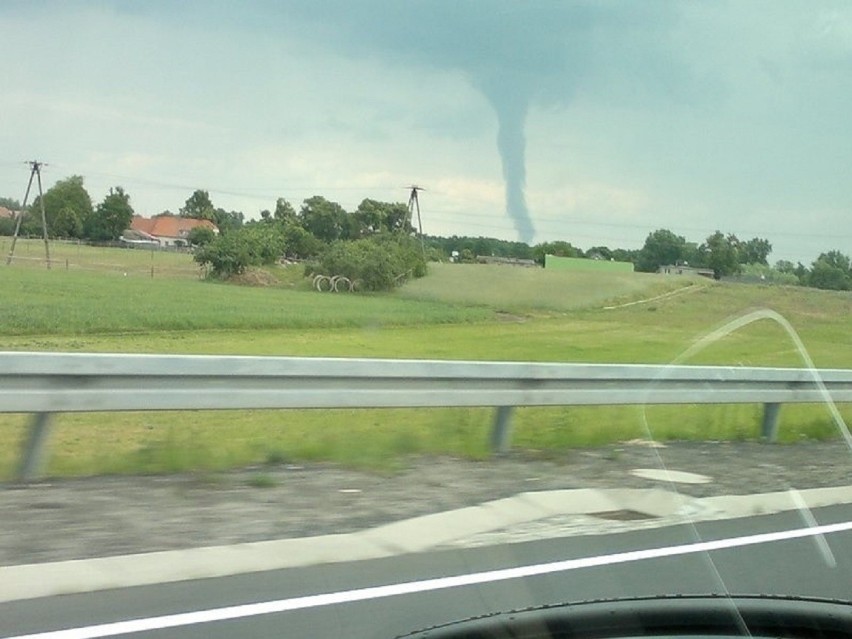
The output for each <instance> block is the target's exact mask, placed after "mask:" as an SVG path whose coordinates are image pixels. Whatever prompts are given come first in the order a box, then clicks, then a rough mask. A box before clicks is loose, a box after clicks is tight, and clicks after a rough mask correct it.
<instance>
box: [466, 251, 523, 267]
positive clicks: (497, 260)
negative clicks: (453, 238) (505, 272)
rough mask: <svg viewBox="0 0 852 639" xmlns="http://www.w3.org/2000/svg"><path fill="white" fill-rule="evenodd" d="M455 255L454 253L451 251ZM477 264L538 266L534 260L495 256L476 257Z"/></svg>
mask: <svg viewBox="0 0 852 639" xmlns="http://www.w3.org/2000/svg"><path fill="white" fill-rule="evenodd" d="M453 252H454V253H455V251H453ZM476 261H477V263H479V264H505V265H507V266H538V264H536V263H535V260H525V259H521V258H519V257H497V256H496V255H477V256H476Z"/></svg>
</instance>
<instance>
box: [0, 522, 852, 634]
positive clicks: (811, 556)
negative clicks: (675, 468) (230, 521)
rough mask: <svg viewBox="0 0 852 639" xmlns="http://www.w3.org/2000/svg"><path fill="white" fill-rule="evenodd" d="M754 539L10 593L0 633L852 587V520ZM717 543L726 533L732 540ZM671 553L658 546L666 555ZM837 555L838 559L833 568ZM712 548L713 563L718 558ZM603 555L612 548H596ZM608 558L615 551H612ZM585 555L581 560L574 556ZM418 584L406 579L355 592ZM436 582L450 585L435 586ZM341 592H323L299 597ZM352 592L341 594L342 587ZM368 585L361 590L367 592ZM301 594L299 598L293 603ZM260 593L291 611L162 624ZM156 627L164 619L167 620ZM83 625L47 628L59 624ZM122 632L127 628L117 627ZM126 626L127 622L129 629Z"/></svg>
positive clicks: (408, 623)
mask: <svg viewBox="0 0 852 639" xmlns="http://www.w3.org/2000/svg"><path fill="white" fill-rule="evenodd" d="M813 515H814V518H815V519H816V522H817V523H818V524H820V525H825V524H834V523H842V522H849V521H850V520H852V505H843V506H831V507H826V508H821V509H818V510H815V511H814V512H813ZM805 527H807V522H805V521H804V520H803V516H802V514H801V513H798V512H786V513H781V514H777V515H766V516H760V517H751V518H744V519H735V520H725V521H715V522H706V523H702V524H699V525H698V526H697V530H698V532H699V533H700V538H701V540H703V541H708V540H711V541H712V540H725V539H735V538H736V539H743V538H747V537H750V536H753V535H758V534H762V533H769V532H775V531H780V530H793V529H802V528H805ZM824 539H825V541H826V542H827V548H826V547H825V546H822V545H821V542H820V538H818V537H814V536H806V537H801V538H794V539H784V540H779V541H772V542H770V543H759V544H758V543H750V544H749V545H739V546H736V547H731V548H725V549H717V550H712V551H710V552H709V553H708V552H690V553H684V554H680V555H677V556H658V557H651V558H642V557H641V556H638V557H637V556H628V557H623V556H622V557H621V558H618V557H615V558H613V559H612V561H611V562H610V563H609V564H608V565H584V563H583V562H582V561H580V562H575V564H570V565H568V566H555V567H554V566H550V568H548V569H547V570H544V571H543V572H544V574H539V575H536V576H524V577H522V578H504V579H500V580H492V579H491V577H495V576H499V577H511V575H506V574H502V573H501V574H499V575H492V576H491V577H489V576H488V575H485V576H484V577H482V580H483V582H484V583H479V584H476V585H455V586H454V585H453V584H452V583H447V582H443V581H439V582H432V583H431V585H430V584H426V585H424V583H423V581H424V580H429V579H440V578H444V577H448V576H459V575H468V574H478V573H482V572H483V571H493V570H500V569H505V568H510V567H525V566H534V565H548V564H551V562H563V561H565V560H568V559H582V558H588V557H601V556H606V557H612V555H613V554H616V553H627V552H631V551H637V550H647V549H663V548H667V547H678V546H681V547H682V546H683V545H685V544H693V543H695V542H696V537H695V533H694V531H693V530H692V528H691V527H690V526H672V527H668V528H657V529H651V530H644V531H634V532H626V533H620V534H614V535H592V536H585V537H571V538H557V539H548V540H541V541H535V542H528V543H522V544H513V545H510V546H501V547H491V548H477V549H466V550H452V551H441V552H430V553H423V554H413V555H402V556H399V557H393V558H388V559H381V560H374V561H363V562H351V563H340V564H330V565H321V566H314V567H310V568H299V569H288V570H279V571H270V572H264V573H254V574H245V575H239V576H234V577H225V578H219V579H207V580H201V581H185V582H178V583H171V584H163V585H158V586H143V587H136V588H124V589H119V590H112V591H101V592H96V593H89V594H82V595H66V596H59V597H51V598H44V599H35V600H26V601H19V602H12V603H6V604H0V637H20V636H27V635H32V636H39V637H42V638H43V639H48V637H49V638H50V639H54V638H56V639H59V638H60V637H61V638H63V639H71V638H72V637H73V638H74V639H83V638H85V637H94V636H103V637H111V636H122V637H145V638H146V639H161V638H165V637H180V638H181V639H186V638H190V637H222V638H225V637H228V638H232V637H342V636H346V637H394V636H397V635H399V634H402V633H406V632H408V631H411V630H414V629H417V628H421V627H425V626H430V625H433V624H436V623H441V622H446V621H450V620H453V619H459V618H465V617H469V616H473V615H481V614H484V613H487V612H494V611H499V610H509V609H516V608H523V607H527V606H531V605H537V604H547V603H557V602H563V601H580V600H589V599H598V598H614V597H625V596H649V595H663V594H673V593H710V592H712V593H720V592H725V591H726V590H727V591H729V592H732V593H740V594H744V593H761V594H793V595H802V596H819V597H831V598H842V599H850V598H852V531H850V530H849V529H848V528H847V529H845V530H843V531H839V532H833V533H829V534H827V535H826V536H825V538H824ZM719 545H725V544H724V543H721V544H719ZM666 552H667V551H661V552H660V553H659V554H661V555H662V554H665V553H666ZM832 559H833V560H834V561H835V562H836V565H834V566H832V565H831V562H832ZM711 560H712V561H711ZM596 561H597V563H602V562H601V560H596ZM605 561H607V560H604V562H605ZM577 564H579V565H577ZM405 583H412V584H414V585H412V586H410V591H409V592H408V594H405V593H404V592H400V591H401V590H404V589H403V588H399V587H396V588H390V589H387V590H384V591H383V590H371V591H367V592H365V593H361V595H359V594H358V593H357V592H356V593H353V592H352V591H353V590H357V589H362V588H374V587H380V586H389V585H399V584H405ZM427 586H429V587H432V586H440V587H436V588H435V589H432V590H426V591H425V592H417V590H423V589H424V588H426V587H427ZM330 593H338V594H336V595H334V594H332V596H330V597H326V598H313V599H295V598H301V597H305V596H310V595H321V594H330ZM340 593H344V594H340ZM359 596H363V597H364V598H363V599H362V600H357V599H358V598H359ZM294 599H295V601H294ZM256 602H277V603H276V604H275V605H274V606H273V608H275V609H276V610H280V609H282V608H286V607H288V606H290V607H299V606H303V607H301V608H299V609H295V610H286V611H283V612H271V613H270V612H267V611H266V610H263V609H260V610H258V609H252V608H236V609H231V610H232V611H233V614H234V615H235V616H236V618H232V619H229V620H220V621H210V620H209V619H210V617H211V616H214V615H216V614H219V613H213V615H211V614H210V613H201V614H199V615H197V617H196V618H187V617H183V616H182V617H179V618H178V619H179V621H180V624H181V625H179V626H176V627H175V626H172V627H165V628H164V627H162V626H164V625H167V622H168V620H163V617H164V616H165V615H183V614H184V613H188V612H195V611H210V610H220V609H222V608H229V607H233V606H240V605H243V604H253V603H256ZM129 619H137V620H148V621H143V622H141V623H144V624H149V625H150V626H151V628H153V629H149V630H145V631H141V632H124V633H122V634H116V633H115V632H114V630H115V628H113V629H112V630H110V629H103V630H98V628H97V627H96V626H98V625H99V624H106V623H112V622H122V621H125V620H129ZM157 627H159V629H156V628H157ZM63 629H76V630H71V631H69V632H67V633H61V634H60V633H56V634H48V635H44V634H42V633H46V632H49V631H57V630H63ZM118 629H119V630H121V629H122V628H121V627H119V628H118ZM124 629H125V630H126V628H124Z"/></svg>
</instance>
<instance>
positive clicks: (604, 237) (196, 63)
mask: <svg viewBox="0 0 852 639" xmlns="http://www.w3.org/2000/svg"><path fill="white" fill-rule="evenodd" d="M0 33H2V34H3V38H2V54H0V78H3V90H2V99H0V153H2V155H0V195H3V196H7V197H13V198H16V199H19V200H20V199H22V197H23V194H24V190H25V188H26V182H27V178H28V171H27V167H26V165H24V164H23V162H24V161H25V160H29V159H38V160H41V161H44V162H46V163H48V165H49V166H47V167H45V170H44V178H45V182H46V184H45V188H47V187H48V186H50V185H51V184H53V183H54V182H55V181H56V180H58V179H62V178H64V177H67V176H69V175H72V174H79V175H83V176H84V177H85V180H86V185H87V188H88V189H89V192H90V194H91V196H92V199H93V200H94V201H95V202H97V201H99V200H101V199H102V198H103V197H104V195H105V193H106V192H107V190H108V188H109V187H110V186H114V185H122V186H124V187H125V189H126V190H127V191H128V192H129V193H130V196H131V203H132V204H133V206H134V208H135V209H136V211H137V212H138V213H140V214H143V215H152V214H155V213H158V212H160V211H162V210H164V209H170V210H172V211H176V210H177V209H178V208H180V206H181V205H182V204H183V202H184V201H185V200H186V198H187V197H188V196H189V195H190V193H191V192H192V190H193V189H196V188H204V189H208V190H209V191H210V194H211V197H212V199H213V202H214V204H215V205H216V206H221V207H224V208H226V209H229V210H230V209H237V210H241V211H243V212H244V213H245V214H246V216H247V217H257V216H258V214H259V211H260V210H261V209H264V208H274V202H275V199H276V198H277V197H279V196H280V197H285V198H287V199H288V200H290V201H291V202H293V203H294V204H295V205H297V206H298V204H299V203H300V202H301V201H302V200H303V199H304V198H306V197H309V196H311V195H314V194H320V195H324V196H326V197H328V198H329V199H333V200H336V201H338V202H340V203H341V204H343V205H344V206H345V207H346V208H347V209H350V210H351V209H353V208H354V207H356V206H357V204H358V202H359V201H360V200H361V199H363V198H365V197H371V198H374V199H379V200H389V201H405V200H406V199H407V191H406V190H405V188H404V187H405V186H406V185H409V184H412V183H416V184H419V185H421V186H423V187H425V189H426V190H425V191H424V192H423V193H422V196H421V205H422V211H423V224H424V231H425V232H427V233H430V234H441V235H451V234H459V235H474V236H476V235H486V236H492V237H501V238H505V239H517V238H524V239H532V240H533V241H535V242H540V241H545V240H554V239H564V240H568V241H570V242H572V243H573V244H575V245H577V246H580V247H582V248H588V247H590V246H593V245H598V244H606V245H608V246H610V247H616V246H618V247H624V248H638V247H640V246H641V245H642V243H643V241H644V238H645V236H646V235H647V234H648V233H649V232H650V231H652V230H654V229H656V228H670V229H672V230H674V231H675V232H677V233H679V234H682V235H685V236H686V237H687V239H690V240H694V241H699V242H700V241H701V240H703V239H704V238H705V237H706V236H707V235H708V234H710V233H711V232H713V231H714V230H715V229H720V230H722V231H724V232H730V233H735V234H737V235H738V236H739V237H740V238H744V239H747V238H750V237H753V236H761V237H766V238H768V239H769V240H770V241H771V242H772V244H773V246H774V251H773V253H772V255H771V256H770V260H772V261H775V260H778V259H789V260H793V261H797V260H801V261H803V262H805V263H810V262H811V261H812V260H813V259H814V258H815V257H816V256H817V254H818V253H820V252H822V251H825V250H829V249H833V248H836V249H839V250H841V251H843V252H845V253H847V254H850V253H852V117H850V113H852V3H849V2H846V1H843V2H814V1H810V0H803V1H801V2H786V1H781V0H767V1H766V2H761V1H757V0H750V1H741V0H736V1H732V2H723V1H718V2H711V3H706V2H701V3H697V2H660V3H657V2H654V1H653V0H644V1H643V2H632V1H625V2H571V1H569V0H552V1H548V0H536V1H535V2H529V1H523V2H522V1H521V0H518V1H511V2H510V1H488V0H480V1H477V2H464V1H463V0H429V1H416V0H409V1H405V2H403V1H400V0H385V1H378V0H358V1H355V0H331V1H324V0H304V1H295V0H294V1H286V0H285V1H274V2H273V1H270V2H249V1H245V2H237V1H234V2H213V1H210V0H198V1H184V2H176V1H175V2H108V1H102V2H40V1H37V0H28V1H26V2H17V1H10V0H3V1H2V2H0Z"/></svg>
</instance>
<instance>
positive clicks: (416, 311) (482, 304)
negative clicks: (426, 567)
mask: <svg viewBox="0 0 852 639" xmlns="http://www.w3.org/2000/svg"><path fill="white" fill-rule="evenodd" d="M75 249H76V247H75ZM86 249H87V247H81V253H84V252H85V251H86ZM98 250H100V251H114V252H113V253H107V254H106V256H107V257H108V258H109V259H110V260H111V262H115V261H116V260H119V259H121V256H122V255H125V254H134V253H135V252H134V251H127V250H121V249H98ZM103 256H104V254H103V253H102V254H100V255H99V256H98V258H99V259H101V258H103ZM130 257H132V258H133V259H138V256H137V255H132V256H130ZM183 257H186V256H183ZM274 275H275V276H276V278H277V279H279V280H280V284H279V285H276V286H272V287H266V288H249V287H241V286H235V285H230V284H220V283H212V282H206V281H200V280H198V279H197V277H184V278H179V277H175V278H163V279H159V280H158V279H157V278H155V279H154V280H151V279H145V278H132V277H126V278H125V277H124V276H122V275H115V274H114V273H113V274H111V273H108V272H101V273H96V272H84V271H80V272H74V271H73V270H72V269H69V270H68V271H64V270H62V269H54V270H53V271H50V272H47V271H46V270H41V269H31V268H18V267H17V265H15V266H13V267H11V268H6V267H0V295H2V299H3V300H4V303H3V304H2V306H0V349H3V350H41V351H45V350H54V351H93V352H147V353H203V354H246V355H299V356H364V357H401V358H439V359H473V360H529V361H565V362H624V363H664V362H669V361H671V360H673V359H674V358H676V357H677V356H678V355H679V354H681V353H682V352H683V351H684V350H685V349H686V348H687V347H688V346H689V345H690V344H691V343H692V342H694V341H695V340H696V339H697V338H699V337H701V336H702V335H704V334H706V333H708V332H709V331H711V330H712V329H713V328H715V327H717V326H718V325H719V324H720V323H722V322H723V321H725V320H726V319H727V318H730V317H732V316H736V315H739V314H742V313H744V312H746V311H749V310H752V309H755V308H772V309H774V310H777V311H778V312H780V313H782V314H783V315H784V316H785V317H787V318H788V319H789V321H791V322H792V324H793V325H794V326H795V327H796V329H797V330H798V331H799V333H800V334H801V336H802V339H803V340H804V341H805V344H806V345H807V347H808V350H809V352H810V354H811V356H812V357H813V358H814V360H815V362H816V364H817V365H818V366H821V367H838V368H848V367H850V366H852V340H850V339H849V334H850V328H852V324H850V317H852V295H850V294H848V293H831V292H824V291H816V290H810V289H799V288H783V287H771V286H748V285H736V284H734V285H729V284H716V283H713V282H709V281H701V282H699V283H698V285H694V286H692V287H691V288H689V289H685V290H683V291H680V292H676V293H675V294H673V295H670V296H665V294H666V293H667V292H670V291H672V290H673V289H675V288H676V287H683V286H685V285H687V284H694V283H693V282H690V281H688V280H679V279H678V278H671V279H668V278H659V277H655V276H643V275H640V274H636V275H632V276H627V275H618V276H612V275H604V274H589V273H583V274H578V273H570V272H567V273H565V272H564V273H557V274H553V275H550V274H546V273H545V271H542V270H526V269H515V268H510V267H505V266H482V265H471V266H469V267H468V266H465V267H461V268H460V265H436V266H434V267H433V270H432V272H431V274H430V275H429V276H428V277H426V278H424V279H422V280H419V281H416V282H413V283H410V284H409V285H407V286H406V287H404V288H403V289H402V290H401V291H399V292H397V293H394V294H391V295H354V296H353V295H333V294H329V293H316V292H313V291H310V290H305V286H304V284H303V283H302V282H301V275H300V274H299V273H297V272H296V271H293V270H285V271H283V272H282V271H278V272H275V273H274ZM537 275H538V276H541V278H540V279H539V278H537V277H536V276H537ZM557 275H558V276H560V279H558V280H557V279H553V277H554V276H557ZM578 275H582V276H584V277H583V278H577V276H578ZM585 276H594V277H593V278H592V279H587V278H586V277H585ZM554 289H556V290H557V292H558V295H557V294H552V295H550V294H548V293H549V292H550V291H552V290H554ZM660 295H663V297H658V296H660ZM647 298H657V299H653V300H652V301H649V302H645V303H639V304H630V302H632V301H636V300H640V299H647ZM489 299H491V302H490V303H489ZM625 304H626V305H625ZM612 306H617V307H616V308H606V307H612ZM688 363H710V364H725V365H738V364H743V365H766V366H799V365H801V360H800V357H799V355H798V354H797V353H796V352H795V350H794V349H793V347H792V343H791V341H790V340H789V339H788V338H787V336H786V335H785V334H784V333H783V331H782V330H781V329H780V327H778V326H776V325H775V324H773V323H771V322H768V321H761V322H758V323H756V324H754V325H751V326H749V327H747V328H745V329H743V330H742V331H739V332H737V333H736V334H734V335H731V336H729V337H727V338H725V339H723V340H721V341H719V342H717V343H715V344H713V345H712V346H711V347H709V348H708V349H707V350H705V351H704V352H702V353H700V354H699V355H698V356H696V357H695V358H693V359H692V360H691V361H690V362H688ZM646 414H647V420H648V425H649V426H650V428H651V431H652V432H651V433H648V432H647V431H646V430H645V428H644V426H643V420H642V416H643V413H642V409H641V407H620V408H619V407H592V408H575V407H566V408H555V409H524V410H519V411H518V412H517V415H516V419H515V437H514V442H515V445H516V446H518V447H521V448H524V449H526V450H528V451H539V452H538V453H536V454H542V455H558V454H559V452H560V451H564V450H567V449H570V448H573V447H577V446H589V445H598V444H603V443H607V442H614V441H621V440H625V439H632V438H635V437H644V436H648V435H649V434H650V435H653V436H654V437H657V438H660V439H672V438H698V439H724V438H736V439H744V438H754V437H756V436H757V435H758V430H759V427H758V423H759V415H760V407H759V406H752V405H743V406H710V407H650V408H648V410H647V413H646ZM843 414H844V416H845V418H846V419H847V421H852V411H850V410H849V408H848V407H844V408H843ZM781 415H782V419H781V436H782V440H784V441H798V440H801V439H807V438H820V439H824V438H829V437H832V436H834V434H835V433H834V430H833V426H832V425H831V423H830V420H829V418H828V412H827V410H826V409H825V408H823V407H814V406H788V407H784V409H783V410H782V413H781ZM492 417H493V411H491V410H488V409H436V410H402V409H400V410H396V409H395V410H361V411H357V410H356V411H352V410H340V411H237V412H234V411H221V412H190V411H187V412H179V413H122V414H80V415H62V416H58V417H57V426H56V428H55V432H54V433H53V437H52V440H51V449H52V453H53V454H52V457H51V463H50V467H49V469H48V472H49V473H50V474H51V475H84V474H97V473H139V472H173V471H186V470H204V471H214V470H219V469H224V468H229V467H234V466H241V465H248V464H257V463H264V462H267V461H276V460H281V459H293V460H298V459H310V460H330V461H334V462H339V463H344V464H347V465H352V466H358V467H366V468H374V469H392V468H394V467H395V466H396V465H398V464H400V463H403V461H404V459H405V457H406V456H407V455H411V454H421V453H427V454H451V455H461V456H466V457H471V458H481V457H484V456H486V455H487V454H488V451H487V448H486V442H487V434H488V430H489V429H490V425H491V420H492ZM26 420H27V416H22V415H6V416H0V476H3V477H9V476H10V475H11V474H12V472H13V469H14V464H15V462H16V459H17V454H18V449H19V447H20V444H21V440H22V436H23V433H24V430H25V423H26Z"/></svg>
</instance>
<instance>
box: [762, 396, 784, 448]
mask: <svg viewBox="0 0 852 639" xmlns="http://www.w3.org/2000/svg"><path fill="white" fill-rule="evenodd" d="M780 411H781V404H776V403H769V404H764V405H763V424H762V426H761V430H760V436H761V437H762V438H763V439H764V440H765V441H769V442H774V441H775V440H776V439H777V438H778V413H779V412H780Z"/></svg>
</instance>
